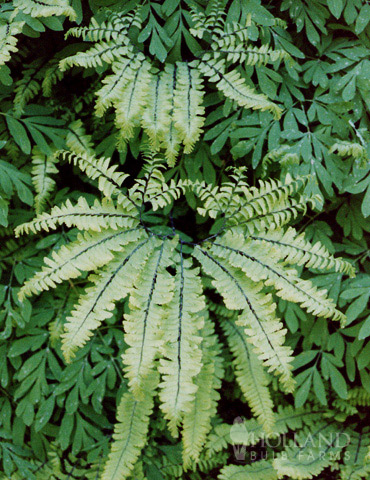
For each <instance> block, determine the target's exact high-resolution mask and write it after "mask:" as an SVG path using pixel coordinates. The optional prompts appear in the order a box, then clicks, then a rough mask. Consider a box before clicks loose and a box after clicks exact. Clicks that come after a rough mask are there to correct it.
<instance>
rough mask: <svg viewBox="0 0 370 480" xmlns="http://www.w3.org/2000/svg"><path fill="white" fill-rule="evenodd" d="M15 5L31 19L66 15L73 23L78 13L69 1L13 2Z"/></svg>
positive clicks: (14, 0)
mask: <svg viewBox="0 0 370 480" xmlns="http://www.w3.org/2000/svg"><path fill="white" fill-rule="evenodd" d="M13 5H14V6H15V7H16V8H18V9H19V10H21V11H22V12H23V13H25V14H28V15H31V17H35V18H38V17H51V16H52V15H56V16H60V15H64V16H65V17H68V18H69V19H70V20H71V21H73V20H75V19H76V16H77V15H76V12H75V10H74V9H73V8H72V7H71V5H70V4H69V2H68V0H43V1H42V2H39V1H37V0H13Z"/></svg>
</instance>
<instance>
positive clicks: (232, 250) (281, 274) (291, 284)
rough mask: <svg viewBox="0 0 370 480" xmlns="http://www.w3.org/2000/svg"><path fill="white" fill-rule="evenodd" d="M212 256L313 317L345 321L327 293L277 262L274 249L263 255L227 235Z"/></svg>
mask: <svg viewBox="0 0 370 480" xmlns="http://www.w3.org/2000/svg"><path fill="white" fill-rule="evenodd" d="M211 252H212V254H213V255H214V256H216V257H218V258H221V259H225V261H226V260H227V261H228V262H229V263H230V264H231V265H232V266H233V267H235V268H240V269H242V270H243V272H244V273H245V274H246V275H247V276H248V277H249V278H251V279H252V280H253V281H255V282H259V281H261V280H262V281H263V282H264V283H265V284H266V285H267V286H270V285H273V286H274V288H275V289H276V294H277V295H278V296H279V297H281V298H283V299H284V300H288V301H289V302H295V303H299V304H300V305H301V307H302V308H305V309H306V310H307V311H308V312H309V313H312V314H313V315H316V316H320V317H325V318H333V320H340V321H341V322H342V323H343V322H344V321H345V316H344V315H343V314H342V313H341V312H340V311H338V310H336V308H335V304H334V302H333V300H331V299H330V298H327V295H326V293H327V292H326V290H318V289H317V288H316V287H314V285H313V284H312V283H311V282H310V281H309V280H302V279H300V278H299V276H298V273H297V272H296V270H294V269H289V270H288V269H287V268H286V267H283V266H282V265H280V264H279V263H278V259H277V258H276V254H275V252H274V251H273V250H270V251H269V254H268V255H266V249H265V248H263V247H262V248H261V245H258V244H254V243H253V240H252V241H249V240H245V237H244V235H242V234H235V233H230V232H228V233H226V234H225V235H224V236H223V237H222V239H221V243H218V242H217V243H216V242H215V243H213V246H212V247H211Z"/></svg>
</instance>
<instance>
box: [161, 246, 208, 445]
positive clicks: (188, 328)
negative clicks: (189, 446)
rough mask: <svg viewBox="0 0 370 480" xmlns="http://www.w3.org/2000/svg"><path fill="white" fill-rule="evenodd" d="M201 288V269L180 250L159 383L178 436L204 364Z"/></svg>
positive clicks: (165, 323) (167, 415)
mask: <svg viewBox="0 0 370 480" xmlns="http://www.w3.org/2000/svg"><path fill="white" fill-rule="evenodd" d="M201 292H202V284H201V280H200V277H199V269H191V260H190V259H184V258H183V255H182V251H181V253H180V260H179V262H178V266H177V272H176V277H175V290H174V296H173V299H172V301H171V302H170V304H169V305H168V315H167V318H166V319H165V321H164V323H163V330H164V339H163V340H164V346H163V352H162V355H163V358H161V360H160V366H159V372H160V373H161V374H162V375H163V377H162V378H163V379H162V382H161V384H160V385H159V386H160V389H161V390H160V394H159V397H160V400H161V402H162V403H161V409H162V410H163V412H164V414H165V418H167V419H168V420H169V429H170V431H171V433H172V435H173V436H177V427H178V425H179V423H180V421H181V419H182V416H183V413H184V412H187V411H189V410H190V408H191V403H192V401H193V400H194V395H195V392H196V390H197V387H196V385H195V384H194V382H193V378H194V377H195V376H196V375H197V374H198V373H199V371H200V369H201V365H202V364H201V355H202V352H201V349H200V348H199V344H200V343H201V340H202V338H201V337H200V330H201V329H202V328H203V318H202V314H201V311H202V310H204V308H205V300H204V297H203V295H202V294H201Z"/></svg>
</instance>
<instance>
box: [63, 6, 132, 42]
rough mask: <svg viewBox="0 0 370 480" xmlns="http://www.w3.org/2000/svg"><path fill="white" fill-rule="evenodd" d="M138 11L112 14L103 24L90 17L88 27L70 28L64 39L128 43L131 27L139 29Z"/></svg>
mask: <svg viewBox="0 0 370 480" xmlns="http://www.w3.org/2000/svg"><path fill="white" fill-rule="evenodd" d="M141 22H142V20H141V15H140V9H137V10H136V12H134V13H126V14H124V15H122V14H121V13H114V14H112V15H110V16H109V19H108V20H107V21H105V22H102V23H98V21H97V20H96V19H95V18H94V17H92V19H91V22H90V25H89V26H87V27H74V28H70V29H69V30H68V32H67V33H66V38H68V37H69V36H73V37H81V38H82V39H83V40H87V41H90V42H100V41H102V40H104V41H106V42H109V41H110V40H114V41H115V42H117V43H122V42H124V43H128V39H127V34H128V32H129V30H130V28H131V27H137V28H140V26H141Z"/></svg>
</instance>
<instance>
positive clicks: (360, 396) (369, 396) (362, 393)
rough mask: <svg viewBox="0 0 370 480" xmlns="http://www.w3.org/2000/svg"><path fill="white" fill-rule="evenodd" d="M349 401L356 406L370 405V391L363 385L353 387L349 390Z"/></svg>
mask: <svg viewBox="0 0 370 480" xmlns="http://www.w3.org/2000/svg"><path fill="white" fill-rule="evenodd" d="M347 401H348V403H350V404H351V405H354V406H355V407H358V406H360V407H370V393H369V392H368V391H367V390H365V389H364V388H361V387H357V388H351V389H350V390H348V399H347Z"/></svg>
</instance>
